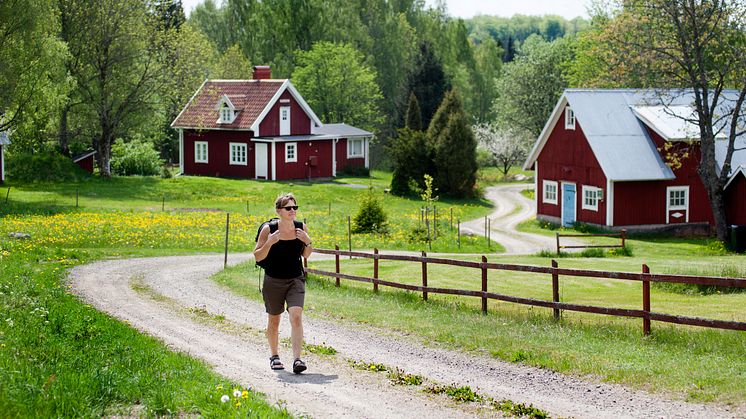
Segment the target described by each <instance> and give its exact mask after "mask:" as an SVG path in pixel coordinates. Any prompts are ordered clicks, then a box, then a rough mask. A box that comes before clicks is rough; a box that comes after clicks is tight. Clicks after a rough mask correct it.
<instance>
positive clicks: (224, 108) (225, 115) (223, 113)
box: [220, 102, 233, 124]
mask: <svg viewBox="0 0 746 419" xmlns="http://www.w3.org/2000/svg"><path fill="white" fill-rule="evenodd" d="M220 122H221V123H223V124H229V123H231V122H233V109H231V107H230V106H228V104H227V103H225V102H223V104H222V105H221V106H220Z"/></svg>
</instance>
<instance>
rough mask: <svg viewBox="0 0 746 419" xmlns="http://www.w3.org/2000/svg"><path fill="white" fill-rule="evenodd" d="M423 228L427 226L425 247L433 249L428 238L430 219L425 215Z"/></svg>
mask: <svg viewBox="0 0 746 419" xmlns="http://www.w3.org/2000/svg"><path fill="white" fill-rule="evenodd" d="M425 228H427V248H428V249H429V250H433V245H432V244H431V243H432V242H431V240H430V219H429V218H428V217H427V216H425Z"/></svg>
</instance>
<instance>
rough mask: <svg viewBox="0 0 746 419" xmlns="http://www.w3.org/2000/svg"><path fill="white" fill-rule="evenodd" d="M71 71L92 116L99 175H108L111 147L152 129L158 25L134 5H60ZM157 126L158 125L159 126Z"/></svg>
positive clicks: (103, 1)
mask: <svg viewBox="0 0 746 419" xmlns="http://www.w3.org/2000/svg"><path fill="white" fill-rule="evenodd" d="M60 7H61V9H62V19H63V31H62V35H63V38H64V40H65V41H66V42H67V44H68V46H69V48H70V52H71V55H72V56H73V57H74V59H73V60H72V61H71V63H70V65H69V70H70V72H71V74H72V76H73V77H74V78H75V81H76V83H77V85H76V93H77V94H78V95H79V96H80V98H81V99H82V103H83V105H82V106H84V107H85V110H87V111H89V112H90V113H91V114H93V115H95V121H97V123H98V126H97V128H98V129H97V132H96V138H95V141H94V142H95V146H96V148H97V151H98V159H99V160H98V161H99V168H100V171H99V173H100V174H101V176H103V177H109V176H111V170H110V159H111V146H112V144H113V142H114V139H115V138H118V137H123V136H126V134H127V131H129V130H130V129H132V127H135V126H140V127H146V126H152V125H153V124H152V123H151V122H152V121H147V118H148V117H161V118H162V115H158V114H157V113H156V112H154V110H155V108H156V106H155V105H156V103H155V98H156V93H157V92H158V90H159V89H160V88H161V82H162V80H163V78H162V73H161V71H160V69H159V68H158V50H157V46H158V42H157V41H158V37H157V35H156V27H157V20H156V19H155V18H154V17H153V16H152V15H151V14H149V13H148V8H147V7H146V4H144V3H143V2H140V1H137V0H98V1H97V2H96V3H95V4H94V5H91V4H89V3H88V2H83V1H81V0H61V1H60ZM157 126H160V124H157Z"/></svg>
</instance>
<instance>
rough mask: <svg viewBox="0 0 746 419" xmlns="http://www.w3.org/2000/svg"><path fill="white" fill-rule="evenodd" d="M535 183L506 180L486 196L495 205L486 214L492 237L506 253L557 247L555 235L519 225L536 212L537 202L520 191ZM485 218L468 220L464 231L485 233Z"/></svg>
mask: <svg viewBox="0 0 746 419" xmlns="http://www.w3.org/2000/svg"><path fill="white" fill-rule="evenodd" d="M527 188H530V189H533V188H534V185H533V184H515V183H514V184H507V185H499V186H493V187H489V188H487V189H486V191H485V197H486V198H487V199H489V200H490V201H492V203H493V204H494V205H495V211H493V212H492V213H491V214H490V215H488V216H487V217H488V218H489V219H490V224H489V226H490V238H491V239H492V240H494V241H496V242H498V243H500V244H502V245H503V246H504V247H505V253H512V254H533V253H537V252H539V251H541V250H549V251H554V250H555V249H556V245H557V243H556V239H555V238H553V237H548V236H542V235H539V234H531V233H524V232H520V231H517V230H516V226H517V225H518V224H519V223H521V222H523V221H525V220H527V219H529V218H531V217H533V216H534V215H535V214H536V202H535V201H534V200H532V199H528V198H526V197H525V196H523V195H521V191H523V190H525V189H527ZM484 232H485V223H484V218H479V219H476V220H472V221H467V222H464V223H462V224H461V233H462V234H471V235H475V236H484ZM562 244H565V245H578V244H581V243H579V242H578V241H576V240H568V239H563V240H562Z"/></svg>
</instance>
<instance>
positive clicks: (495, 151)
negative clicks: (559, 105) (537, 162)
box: [472, 123, 533, 176]
mask: <svg viewBox="0 0 746 419" xmlns="http://www.w3.org/2000/svg"><path fill="white" fill-rule="evenodd" d="M472 129H473V131H474V136H475V137H476V139H477V144H478V146H479V147H480V148H482V149H484V150H486V151H488V152H489V153H490V154H491V155H492V157H493V158H494V159H495V161H496V162H497V164H498V168H499V169H500V172H501V173H502V174H503V176H507V175H508V171H509V170H510V168H511V167H512V166H515V165H517V164H519V163H522V162H523V160H525V159H526V155H527V154H528V152H529V150H530V148H531V145H532V143H533V141H532V140H533V139H532V138H531V137H530V136H528V135H526V134H525V133H519V132H514V131H509V130H503V129H500V128H499V127H498V126H497V125H496V124H494V123H492V124H478V125H475V126H474V127H473V128H472Z"/></svg>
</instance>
